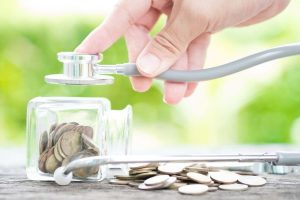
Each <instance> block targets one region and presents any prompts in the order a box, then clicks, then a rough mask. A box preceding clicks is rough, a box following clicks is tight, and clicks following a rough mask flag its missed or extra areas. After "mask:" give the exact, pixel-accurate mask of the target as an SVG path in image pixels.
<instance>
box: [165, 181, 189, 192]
mask: <svg viewBox="0 0 300 200" xmlns="http://www.w3.org/2000/svg"><path fill="white" fill-rule="evenodd" d="M184 185H187V183H183V182H177V183H176V182H175V183H173V184H172V185H171V186H170V187H169V188H170V189H176V190H177V189H178V188H179V187H181V186H184Z"/></svg>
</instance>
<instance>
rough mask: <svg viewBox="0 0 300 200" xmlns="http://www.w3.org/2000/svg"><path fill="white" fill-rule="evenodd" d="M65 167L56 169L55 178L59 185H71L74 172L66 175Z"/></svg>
mask: <svg viewBox="0 0 300 200" xmlns="http://www.w3.org/2000/svg"><path fill="white" fill-rule="evenodd" d="M64 172H65V167H59V168H57V169H56V170H55V172H54V175H53V178H54V181H55V182H56V183H57V184H58V185H69V184H70V183H71V181H72V178H73V173H72V172H70V173H69V174H67V175H65V174H64Z"/></svg>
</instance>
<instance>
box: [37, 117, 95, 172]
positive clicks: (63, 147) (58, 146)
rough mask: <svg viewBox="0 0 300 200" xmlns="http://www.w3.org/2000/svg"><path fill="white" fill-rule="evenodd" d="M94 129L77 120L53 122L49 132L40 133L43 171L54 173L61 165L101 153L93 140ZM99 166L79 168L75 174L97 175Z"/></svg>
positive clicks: (41, 167) (39, 165)
mask: <svg viewBox="0 0 300 200" xmlns="http://www.w3.org/2000/svg"><path fill="white" fill-rule="evenodd" d="M93 135H94V130H93V128H92V127H90V126H82V125H80V124H79V123H77V122H69V123H61V124H53V125H52V126H51V127H50V129H49V134H48V132H47V131H44V132H43V133H41V135H40V142H39V151H40V156H39V161H38V168H39V170H40V171H41V172H44V173H50V174H53V173H54V171H55V170H56V169H57V168H58V167H60V166H66V165H67V164H68V163H70V162H72V161H74V160H77V159H81V158H86V157H91V156H98V155H100V152H99V148H98V147H97V145H96V144H95V143H94V142H93ZM99 171H100V168H99V167H98V166H95V167H86V168H81V169H77V170H75V171H74V172H73V175H74V176H75V177H77V178H87V177H89V176H93V175H97V174H98V172H99Z"/></svg>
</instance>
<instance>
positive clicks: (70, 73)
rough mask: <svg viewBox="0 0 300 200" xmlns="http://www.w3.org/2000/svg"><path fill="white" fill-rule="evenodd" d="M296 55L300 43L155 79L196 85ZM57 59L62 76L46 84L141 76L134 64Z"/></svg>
mask: <svg viewBox="0 0 300 200" xmlns="http://www.w3.org/2000/svg"><path fill="white" fill-rule="evenodd" d="M298 54H300V44H299V43H295V44H290V45H285V46H279V47H275V48H272V49H268V50H265V51H262V52H259V53H256V54H253V55H250V56H247V57H244V58H241V59H238V60H235V61H232V62H230V63H227V64H223V65H219V66H216V67H211V68H207V69H201V70H192V71H176V70H167V71H165V72H164V73H162V74H160V75H158V76H157V77H155V78H156V79H162V80H168V81H174V82H198V81H207V80H211V79H216V78H220V77H224V76H227V75H230V74H233V73H236V72H240V71H242V70H245V69H248V68H250V67H254V66H256V65H258V64H261V63H264V62H268V61H271V60H275V59H279V58H283V57H288V56H294V55H298ZM57 56H58V60H59V61H61V62H62V63H63V68H64V69H63V74H53V75H47V76H45V80H46V82H47V83H54V84H67V85H106V84H112V83H113V81H114V78H113V77H111V76H107V74H121V75H125V76H141V74H140V73H139V71H138V70H137V67H136V65H135V64H134V63H124V64H116V65H102V64H98V63H99V62H100V61H101V60H102V56H101V55H91V54H79V53H75V52H60V53H58V55H57Z"/></svg>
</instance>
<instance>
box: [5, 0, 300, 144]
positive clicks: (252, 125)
mask: <svg viewBox="0 0 300 200" xmlns="http://www.w3.org/2000/svg"><path fill="white" fill-rule="evenodd" d="M114 2H115V1H112V0H76V1H72V0H51V1H50V0H48V1H46V0H6V1H1V2H0V146H1V147H6V146H19V145H24V144H25V129H26V107H27V103H28V101H29V100H30V99H32V98H34V97H37V96H91V97H106V98H108V99H109V100H110V101H111V102H112V107H113V108H114V109H122V108H124V107H125V106H126V105H128V104H131V105H132V106H133V112H134V123H133V129H132V131H133V142H132V144H133V145H135V147H136V148H140V149H142V148H161V147H166V146H174V145H226V144H245V143H246V144H248V143H250V144H252V143H255V144H257V143H260V144H261V143H272V144H273V143H289V144H300V84H299V83H300V57H291V58H287V59H281V60H277V61H272V62H269V63H265V64H262V65H260V66H257V67H255V68H252V69H249V70H246V71H244V72H240V73H238V74H234V75H231V76H228V77H225V78H221V79H218V80H213V81H209V82H202V83H200V86H199V88H198V90H197V92H196V93H195V94H194V95H193V96H192V97H190V98H188V99H185V100H183V101H182V103H180V104H179V105H177V106H169V105H166V104H165V103H163V101H162V83H161V82H159V81H156V82H155V84H154V86H153V87H152V88H151V90H150V91H148V92H146V93H142V94H141V93H136V92H134V91H133V90H132V89H131V86H130V83H129V80H128V79H127V78H125V77H116V81H115V84H113V85H110V86H89V87H84V86H82V87H81V86H60V85H48V84H46V83H45V82H44V76H45V75H46V74H52V73H58V72H59V71H61V64H60V63H59V62H58V61H57V59H56V53H57V52H60V51H71V50H73V49H74V48H75V47H76V46H77V45H78V44H79V43H80V42H81V40H83V39H84V37H85V36H86V35H87V34H88V33H89V32H90V31H91V30H92V29H93V28H94V27H96V26H97V25H98V24H99V23H100V22H101V21H102V20H103V17H104V16H105V15H106V14H107V13H108V11H109V10H110V9H111V7H112V6H113V4H114ZM299 9H300V2H299V1H291V3H290V5H289V6H288V8H287V9H286V10H285V11H284V12H283V13H281V14H280V15H279V16H276V17H275V18H273V19H271V20H269V21H267V22H264V23H261V24H258V25H255V26H251V27H247V28H233V29H228V30H225V31H223V32H221V33H218V34H215V35H214V36H213V37H212V42H211V45H210V47H209V52H208V58H207V62H206V66H214V65H218V64H222V63H225V62H228V61H231V60H233V59H236V58H239V57H242V56H246V55H248V54H250V53H255V52H256V51H259V50H264V49H267V48H270V47H273V46H276V45H282V44H286V43H292V42H299V36H300V29H299V25H300V24H299V23H300V14H299ZM164 20H165V18H162V19H160V21H159V22H158V23H157V24H156V26H155V28H154V30H153V35H154V34H155V33H157V32H158V31H159V30H160V29H161V27H162V26H163V24H164ZM126 61H127V50H126V46H125V42H124V40H123V39H120V40H119V41H118V42H117V43H116V44H114V45H113V46H112V47H111V48H110V49H109V50H107V51H106V52H104V63H106V64H110V63H111V64H113V63H122V62H126Z"/></svg>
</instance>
